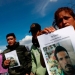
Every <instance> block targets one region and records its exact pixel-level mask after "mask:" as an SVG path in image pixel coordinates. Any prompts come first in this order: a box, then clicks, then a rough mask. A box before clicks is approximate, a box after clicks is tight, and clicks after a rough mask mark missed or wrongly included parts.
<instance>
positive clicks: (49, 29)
mask: <svg viewBox="0 0 75 75" xmlns="http://www.w3.org/2000/svg"><path fill="white" fill-rule="evenodd" d="M54 31H55V28H54V27H48V28H45V29H44V30H42V34H44V33H51V32H54Z"/></svg>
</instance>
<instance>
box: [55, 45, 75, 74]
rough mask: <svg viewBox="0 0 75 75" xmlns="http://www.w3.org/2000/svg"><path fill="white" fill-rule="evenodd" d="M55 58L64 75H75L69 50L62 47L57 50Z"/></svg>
mask: <svg viewBox="0 0 75 75" xmlns="http://www.w3.org/2000/svg"><path fill="white" fill-rule="evenodd" d="M54 56H55V58H56V60H57V61H58V63H59V64H60V66H61V69H62V74H64V75H75V72H74V71H75V67H74V65H72V63H71V60H70V56H69V54H68V52H67V50H66V49H65V48H64V47H62V46H57V47H56V48H55V53H54ZM62 74H61V75H62Z"/></svg>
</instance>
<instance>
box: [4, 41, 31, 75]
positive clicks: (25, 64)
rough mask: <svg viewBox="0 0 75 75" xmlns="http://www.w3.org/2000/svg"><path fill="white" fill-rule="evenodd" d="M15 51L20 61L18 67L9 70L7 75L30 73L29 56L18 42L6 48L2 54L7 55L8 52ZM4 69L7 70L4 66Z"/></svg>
mask: <svg viewBox="0 0 75 75" xmlns="http://www.w3.org/2000/svg"><path fill="white" fill-rule="evenodd" d="M13 50H16V52H17V56H18V59H19V61H20V65H21V66H19V67H14V68H9V70H8V72H9V75H24V74H26V73H28V74H29V73H30V72H31V54H30V53H28V52H27V49H26V47H25V46H23V45H19V43H18V42H16V43H15V45H14V46H12V47H11V46H9V45H8V46H7V49H6V50H4V52H3V54H5V53H8V52H10V51H13ZM4 60H5V56H4V57H3V62H4ZM3 67H4V68H8V67H9V66H4V64H3Z"/></svg>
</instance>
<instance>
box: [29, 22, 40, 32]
mask: <svg viewBox="0 0 75 75" xmlns="http://www.w3.org/2000/svg"><path fill="white" fill-rule="evenodd" d="M39 30H41V26H40V25H39V24H38V23H33V24H32V25H31V26H30V30H29V33H30V32H32V33H35V32H37V31H39Z"/></svg>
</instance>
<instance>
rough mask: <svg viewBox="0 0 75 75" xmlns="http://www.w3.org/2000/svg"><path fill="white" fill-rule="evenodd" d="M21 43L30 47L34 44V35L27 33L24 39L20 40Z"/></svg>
mask: <svg viewBox="0 0 75 75" xmlns="http://www.w3.org/2000/svg"><path fill="white" fill-rule="evenodd" d="M20 44H21V45H25V46H28V47H29V48H30V47H31V45H32V36H29V35H26V36H25V37H24V38H23V39H22V40H20Z"/></svg>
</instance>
